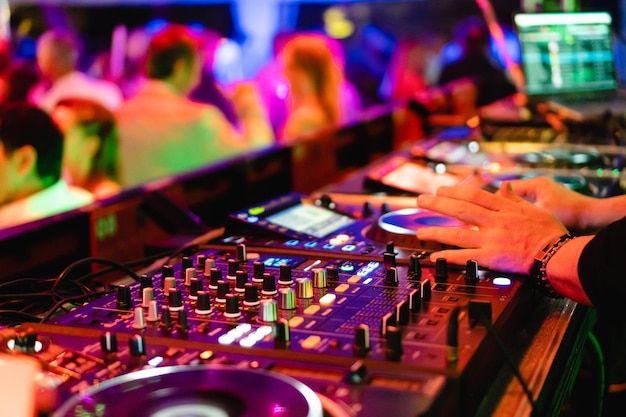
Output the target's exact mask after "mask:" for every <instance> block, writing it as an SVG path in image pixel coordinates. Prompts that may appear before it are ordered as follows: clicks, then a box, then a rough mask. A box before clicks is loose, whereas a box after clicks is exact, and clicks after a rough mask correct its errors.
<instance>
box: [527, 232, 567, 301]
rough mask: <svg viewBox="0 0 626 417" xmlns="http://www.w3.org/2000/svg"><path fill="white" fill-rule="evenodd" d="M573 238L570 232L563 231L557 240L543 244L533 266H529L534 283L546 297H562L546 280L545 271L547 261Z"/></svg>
mask: <svg viewBox="0 0 626 417" xmlns="http://www.w3.org/2000/svg"><path fill="white" fill-rule="evenodd" d="M573 238H574V237H573V236H572V235H571V234H569V233H565V234H564V235H563V236H561V237H559V239H558V240H557V241H555V242H551V243H548V244H547V245H546V246H544V247H543V249H542V250H541V251H539V253H538V254H537V256H535V261H534V262H533V266H532V268H530V276H531V278H533V279H534V280H535V284H536V285H537V287H538V288H539V290H540V291H541V292H543V293H544V294H545V295H547V296H548V297H552V298H562V296H561V295H560V294H559V293H558V292H556V291H555V290H554V288H553V287H552V284H550V281H549V280H548V277H547V275H548V274H547V272H546V269H547V267H548V262H549V261H550V259H552V257H553V256H554V255H555V254H556V253H557V252H558V251H559V249H560V248H561V247H562V246H563V245H564V244H565V243H567V242H569V241H570V240H572V239H573Z"/></svg>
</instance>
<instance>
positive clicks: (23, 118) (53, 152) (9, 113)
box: [0, 103, 93, 228]
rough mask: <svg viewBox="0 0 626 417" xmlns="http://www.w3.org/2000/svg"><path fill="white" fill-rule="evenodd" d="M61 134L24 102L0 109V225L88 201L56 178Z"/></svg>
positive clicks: (85, 194)
mask: <svg viewBox="0 0 626 417" xmlns="http://www.w3.org/2000/svg"><path fill="white" fill-rule="evenodd" d="M62 158H63V134H62V133H61V131H60V130H59V128H58V127H57V126H56V124H55V123H54V122H53V121H52V119H51V118H50V116H48V115H47V114H46V113H45V112H44V111H42V110H40V109H38V108H36V107H34V106H32V105H30V104H27V103H14V104H8V105H6V106H3V107H2V108H0V228H6V227H10V226H15V225H19V224H22V223H27V222H30V221H33V220H37V219H41V218H43V217H47V216H51V215H53V214H57V213H61V212H64V211H68V210H72V209H75V208H78V207H80V206H83V205H86V204H89V203H91V202H92V201H93V196H92V195H91V194H90V193H89V192H87V191H85V190H82V189H79V188H75V187H71V186H68V184H67V183H66V182H65V181H64V180H63V179H62V178H61V163H62Z"/></svg>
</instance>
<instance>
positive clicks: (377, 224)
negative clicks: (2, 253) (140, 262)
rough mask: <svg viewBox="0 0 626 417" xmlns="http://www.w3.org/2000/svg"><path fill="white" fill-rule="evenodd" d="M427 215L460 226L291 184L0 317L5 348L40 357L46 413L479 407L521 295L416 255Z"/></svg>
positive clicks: (522, 310)
mask: <svg viewBox="0 0 626 417" xmlns="http://www.w3.org/2000/svg"><path fill="white" fill-rule="evenodd" d="M423 224H444V225H449V226H450V227H463V225H459V224H456V223H454V222H453V221H452V220H451V219H447V218H445V217H441V216H437V215H435V214H433V213H427V212H420V211H416V210H414V209H411V208H405V209H403V210H400V211H397V210H396V211H394V210H390V208H389V207H387V206H386V205H384V204H383V205H382V206H380V207H375V206H374V205H371V204H368V203H367V202H365V203H364V204H363V205H361V206H359V207H356V206H354V205H352V206H345V205H344V206H342V205H341V204H339V203H337V202H334V201H332V200H331V199H329V198H320V199H313V198H309V197H307V196H303V195H298V194H289V195H287V196H284V197H281V198H278V199H275V200H272V201H269V202H266V203H264V204H261V205H258V206H255V207H250V208H248V209H245V210H242V211H240V212H236V213H233V214H232V215H231V216H230V217H229V220H228V222H227V224H226V227H225V231H224V234H223V235H222V236H220V237H219V238H217V239H215V240H213V241H210V242H208V243H207V244H206V245H204V246H202V248H201V249H200V250H199V251H198V252H197V253H194V254H192V255H190V256H186V257H182V258H180V259H177V260H174V261H172V262H170V263H169V264H166V265H162V266H161V267H160V268H158V269H157V270H154V271H151V273H149V274H144V275H142V276H141V277H140V280H139V281H137V282H134V283H132V284H130V285H127V286H120V287H118V288H117V289H116V291H114V292H112V293H111V294H109V295H105V296H103V297H102V298H100V299H98V300H97V301H93V302H89V303H87V304H85V305H82V306H79V307H77V308H75V309H74V310H72V311H70V312H68V313H65V314H62V315H59V316H57V317H54V318H52V319H51V320H50V321H49V322H48V323H46V324H23V325H21V326H19V327H16V328H7V329H2V330H0V353H2V352H4V353H12V354H19V355H26V356H30V357H32V358H35V359H36V361H37V362H39V363H40V364H41V365H42V367H43V369H44V370H45V372H44V374H45V375H44V376H43V377H42V378H43V381H44V382H41V385H42V386H45V387H52V391H53V392H54V395H55V400H54V402H55V406H54V407H53V408H52V409H51V410H49V411H50V414H51V415H52V416H54V417H69V416H102V417H109V416H115V417H125V416H128V417H130V416H133V417H137V416H152V417H157V416H158V417H162V416H179V417H180V416H260V417H265V416H268V417H269V416H293V417H300V416H302V417H304V416H307V417H308V416H311V417H313V416H331V417H374V416H376V417H378V416H383V415H387V416H394V417H414V416H470V415H474V414H475V412H476V410H477V409H478V408H479V406H480V404H481V401H483V398H484V396H485V394H486V393H487V391H488V390H489V388H490V384H491V383H492V380H493V377H494V375H495V374H496V373H497V372H498V371H499V370H500V369H501V367H502V366H503V363H502V357H503V355H504V352H503V349H504V346H506V345H507V344H508V343H510V341H511V339H512V334H513V331H514V329H516V328H517V327H518V326H517V324H518V323H519V322H521V321H523V319H524V317H526V316H527V315H528V314H527V313H528V311H530V309H531V308H532V304H533V302H534V296H533V295H534V294H533V291H532V289H531V288H530V287H529V286H528V285H526V281H525V280H524V279H523V277H517V276H512V275H510V274H501V273H497V272H494V271H489V270H485V269H483V268H481V266H480V265H477V263H476V262H475V261H472V260H468V263H467V265H466V266H463V267H457V266H453V265H448V264H447V263H446V262H445V260H443V259H441V260H437V262H435V263H431V262H429V261H428V260H427V259H426V256H425V255H427V254H429V253H430V252H431V251H432V250H433V249H436V248H437V246H436V245H435V244H434V243H433V242H420V241H417V240H416V239H415V238H413V240H411V239H409V238H407V236H408V233H407V230H412V232H411V234H412V235H414V229H415V227H420V225H423ZM379 229H380V230H379ZM381 230H382V232H381ZM383 232H384V233H383Z"/></svg>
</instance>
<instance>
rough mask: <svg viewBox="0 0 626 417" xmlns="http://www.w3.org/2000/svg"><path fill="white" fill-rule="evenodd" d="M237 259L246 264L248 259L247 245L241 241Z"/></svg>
mask: <svg viewBox="0 0 626 417" xmlns="http://www.w3.org/2000/svg"><path fill="white" fill-rule="evenodd" d="M235 260H236V261H237V262H238V263H239V264H245V263H246V262H247V261H248V254H247V253H246V245H244V244H243V243H240V244H238V245H237V254H236V256H235Z"/></svg>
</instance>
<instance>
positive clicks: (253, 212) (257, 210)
mask: <svg viewBox="0 0 626 417" xmlns="http://www.w3.org/2000/svg"><path fill="white" fill-rule="evenodd" d="M264 211H265V207H253V208H251V209H249V210H248V214H250V215H251V216H258V215H259V214H261V213H263V212H264Z"/></svg>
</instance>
